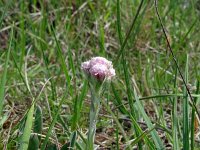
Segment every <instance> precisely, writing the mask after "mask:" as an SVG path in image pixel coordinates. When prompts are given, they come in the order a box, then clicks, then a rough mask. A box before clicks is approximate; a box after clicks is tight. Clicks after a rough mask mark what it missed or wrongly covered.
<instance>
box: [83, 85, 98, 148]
mask: <svg viewBox="0 0 200 150" xmlns="http://www.w3.org/2000/svg"><path fill="white" fill-rule="evenodd" d="M90 90H91V106H90V115H89V117H90V125H89V133H88V142H87V145H86V149H87V150H94V139H95V133H96V123H97V117H98V113H99V109H100V100H99V88H94V87H93V86H92V85H90Z"/></svg>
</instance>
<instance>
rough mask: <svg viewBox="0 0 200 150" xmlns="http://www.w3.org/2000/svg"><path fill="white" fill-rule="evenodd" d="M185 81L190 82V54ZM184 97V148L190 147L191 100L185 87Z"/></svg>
mask: <svg viewBox="0 0 200 150" xmlns="http://www.w3.org/2000/svg"><path fill="white" fill-rule="evenodd" d="M186 57H187V58H186V66H185V81H186V83H187V82H188V55H187V56H186ZM183 95H184V96H185V97H184V99H183V149H189V101H188V93H187V90H186V88H184V93H183Z"/></svg>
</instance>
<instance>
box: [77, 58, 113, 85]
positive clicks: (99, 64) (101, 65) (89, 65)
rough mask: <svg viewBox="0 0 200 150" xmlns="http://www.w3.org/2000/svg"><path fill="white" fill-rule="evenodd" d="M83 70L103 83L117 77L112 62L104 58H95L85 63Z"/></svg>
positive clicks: (82, 66)
mask: <svg viewBox="0 0 200 150" xmlns="http://www.w3.org/2000/svg"><path fill="white" fill-rule="evenodd" d="M81 68H82V69H83V70H84V72H85V73H86V74H87V75H89V76H92V77H94V78H96V79H97V80H99V81H103V80H104V79H108V80H110V79H111V78H112V77H114V76H115V69H113V65H112V62H111V61H108V60H107V59H106V58H103V57H93V58H92V59H91V60H89V61H86V62H83V63H82V65H81Z"/></svg>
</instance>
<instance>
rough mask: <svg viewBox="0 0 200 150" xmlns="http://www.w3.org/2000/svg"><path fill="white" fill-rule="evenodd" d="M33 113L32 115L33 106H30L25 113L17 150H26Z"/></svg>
mask: <svg viewBox="0 0 200 150" xmlns="http://www.w3.org/2000/svg"><path fill="white" fill-rule="evenodd" d="M33 113H34V104H33V105H32V106H31V108H30V109H29V111H28V113H27V118H26V123H25V127H24V131H23V134H22V137H21V141H20V146H19V150H27V149H28V145H29V139H30V136H31V128H32V123H33Z"/></svg>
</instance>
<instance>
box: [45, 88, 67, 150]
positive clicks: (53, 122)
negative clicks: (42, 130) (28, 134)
mask: <svg viewBox="0 0 200 150" xmlns="http://www.w3.org/2000/svg"><path fill="white" fill-rule="evenodd" d="M64 93H65V94H64V96H63V97H62V99H61V101H60V103H59V106H58V108H57V110H56V113H55V115H54V116H53V120H52V122H51V124H50V126H49V129H48V131H47V134H46V137H45V139H44V142H43V144H42V146H41V150H45V148H46V145H47V143H48V140H49V137H50V136H51V133H52V130H53V127H54V125H55V124H56V121H57V117H58V115H59V113H60V109H61V106H62V104H63V102H64V100H65V97H66V95H67V94H68V92H67V90H66V91H65V92H64Z"/></svg>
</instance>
